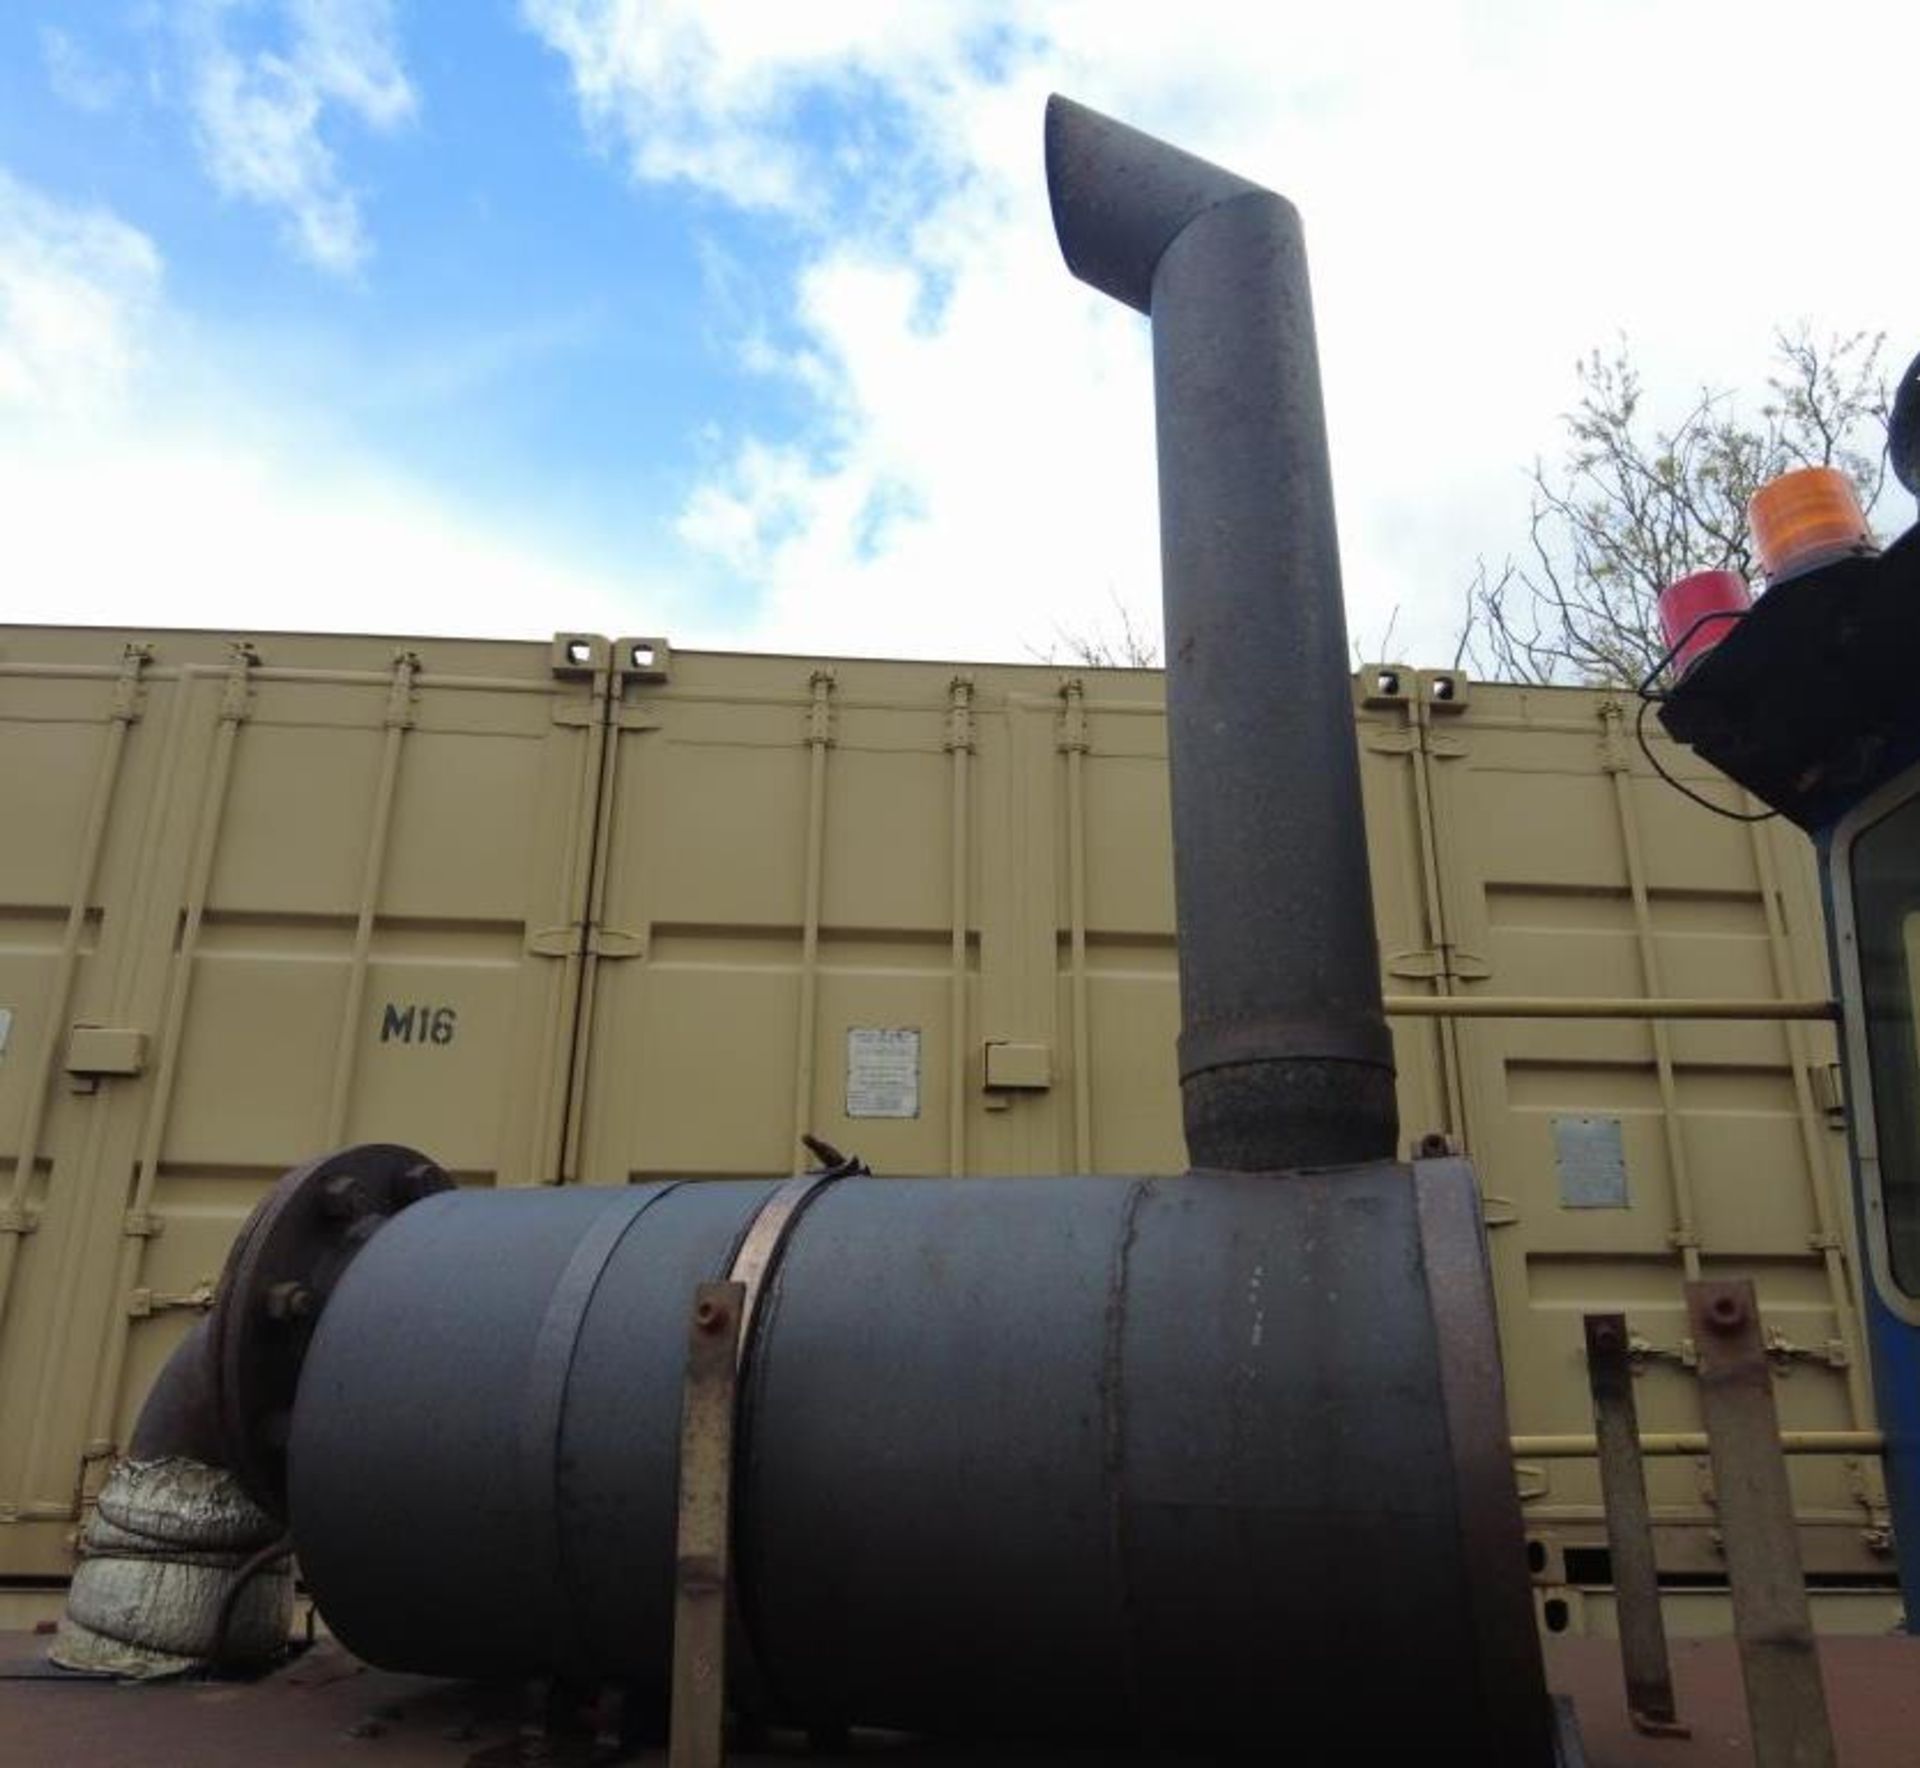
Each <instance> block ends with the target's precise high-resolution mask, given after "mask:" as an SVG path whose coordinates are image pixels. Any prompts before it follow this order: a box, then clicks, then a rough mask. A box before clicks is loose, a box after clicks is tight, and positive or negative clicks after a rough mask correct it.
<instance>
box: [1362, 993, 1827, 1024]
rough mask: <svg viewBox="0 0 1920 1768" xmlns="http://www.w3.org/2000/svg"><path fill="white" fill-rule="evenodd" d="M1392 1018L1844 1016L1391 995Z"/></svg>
mask: <svg viewBox="0 0 1920 1768" xmlns="http://www.w3.org/2000/svg"><path fill="white" fill-rule="evenodd" d="M1386 1009H1387V1017H1388V1018H1389V1019H1394V1018H1399V1019H1759V1020H1782V1019H1822V1020H1827V1021H1832V1020H1836V1019H1838V1018H1839V1017H1840V1007H1839V1003H1838V1002H1835V1001H1829V1000H1787V1001H1751V1000H1718V999H1713V998H1709V997H1696V998H1685V999H1683V998H1676V999H1672V1000H1660V1001H1654V1000H1639V999H1634V998H1631V997H1616V996H1612V995H1388V996H1387V997H1386Z"/></svg>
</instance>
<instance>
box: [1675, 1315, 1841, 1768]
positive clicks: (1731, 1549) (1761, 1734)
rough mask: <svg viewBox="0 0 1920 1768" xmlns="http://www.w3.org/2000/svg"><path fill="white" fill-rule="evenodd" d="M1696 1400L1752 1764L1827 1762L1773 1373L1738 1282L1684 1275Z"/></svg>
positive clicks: (1803, 1767)
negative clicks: (1696, 1362) (1696, 1359)
mask: <svg viewBox="0 0 1920 1768" xmlns="http://www.w3.org/2000/svg"><path fill="white" fill-rule="evenodd" d="M1687 1318H1688V1321H1689V1324H1690V1327H1691V1330H1692V1333H1693V1340H1694V1343H1695V1344H1697V1345H1698V1346H1699V1347H1700V1404H1701V1409H1702V1410H1703V1411H1704V1413H1705V1414H1706V1423H1707V1444H1708V1449H1709V1452H1710V1453H1711V1455H1712V1457H1713V1482H1714V1488H1715V1491H1716V1493H1717V1495H1718V1498H1719V1506H1720V1528H1721V1533H1722V1536H1723V1539H1724V1541H1725V1545H1726V1555H1727V1581H1728V1583H1729V1585H1730V1586H1731V1589H1732V1596H1733V1630H1734V1638H1735V1639H1736V1641H1737V1642H1738V1644H1739V1648H1740V1672H1741V1676H1742V1678H1743V1679H1744V1681H1745V1683H1746V1691H1747V1714H1748V1717H1749V1720H1750V1721H1751V1723H1752V1727H1753V1759H1754V1762H1755V1765H1756V1768H1833V1764H1834V1760H1835V1758H1834V1749H1833V1728H1832V1725H1831V1723H1830V1722H1829V1720H1828V1717H1827V1697H1826V1690H1825V1687H1824V1686H1823V1685H1822V1683H1821V1679H1820V1659H1819V1657H1818V1655H1817V1654H1816V1652H1815V1649H1814V1642H1813V1623H1812V1620H1811V1618H1810V1616H1809V1614H1808V1610H1807V1589H1806V1583H1805V1581H1804V1579H1803V1578H1802V1576H1801V1571H1800V1556H1799V1550H1798V1544H1797V1540H1796V1536H1795V1532H1794V1521H1793V1494H1792V1492H1791V1490H1790V1489H1789V1487H1788V1485H1787V1463H1786V1458H1785V1456H1784V1455H1783V1454H1782V1453H1781V1450H1780V1423H1779V1418H1778V1416H1777V1415H1776V1413H1775V1410H1774V1403H1773V1372H1772V1370H1771V1368H1770V1367H1769V1366H1768V1362H1767V1351H1766V1345H1765V1342H1764V1340H1763V1339H1762V1337H1761V1332H1760V1310H1759V1307H1758V1306H1757V1304H1756V1302H1755V1299H1754V1291H1753V1285H1752V1284H1751V1283H1749V1282H1746V1281H1744V1280H1743V1281H1740V1282H1722V1283H1689V1284H1688V1285H1687Z"/></svg>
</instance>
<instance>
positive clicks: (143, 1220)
mask: <svg viewBox="0 0 1920 1768" xmlns="http://www.w3.org/2000/svg"><path fill="white" fill-rule="evenodd" d="M166 1228H167V1224H166V1223H165V1221H163V1220H162V1219H161V1218H160V1217H159V1216H158V1215H156V1214H155V1213H154V1212H153V1211H152V1210H150V1209H130V1210H128V1211H127V1213H126V1215H125V1216H124V1217H122V1219H121V1222H120V1232H121V1233H123V1234H124V1235H126V1237H127V1238H128V1239H129V1240H158V1239H159V1238H160V1236H161V1235H162V1234H164V1233H165V1232H166Z"/></svg>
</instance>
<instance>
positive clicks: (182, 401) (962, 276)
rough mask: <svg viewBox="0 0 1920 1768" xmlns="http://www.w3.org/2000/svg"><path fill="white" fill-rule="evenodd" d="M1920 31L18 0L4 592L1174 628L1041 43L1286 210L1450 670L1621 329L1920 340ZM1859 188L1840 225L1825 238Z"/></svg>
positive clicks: (152, 616)
mask: <svg viewBox="0 0 1920 1768" xmlns="http://www.w3.org/2000/svg"><path fill="white" fill-rule="evenodd" d="M1916 34H1917V33H1916V26H1915V25H1914V24H1913V23H1912V22H1911V21H1910V20H1909V19H1908V18H1907V17H1906V16H1905V15H1904V14H1903V13H1902V12H1900V11H1897V10H1895V9H1893V8H1890V7H1884V6H1882V7H1874V6H1869V5H1865V4H1857V5H1856V4H1846V3H1841V4H1836V5H1833V6H1830V7H1828V8H1825V9H1823V11H1822V13H1821V29H1820V31H1819V32H1818V33H1814V32H1810V31H1809V29H1808V27H1807V22H1806V17H1805V14H1804V11H1803V9H1802V10H1789V9H1787V8H1784V7H1782V8H1778V9H1775V8H1772V7H1770V6H1768V5H1765V4H1760V3H1757V0H1756V3H1754V4H1747V5H1741V6H1734V5H1721V4H1696V5H1691V6H1680V5H1671V6H1665V7H1661V6H1655V5H1651V4H1642V3H1641V0H1616V3H1613V4H1605V5H1602V4H1598V3H1593V4H1588V3H1586V0H1538V3H1533V0H1529V3H1527V4H1520V3H1518V0H1480V3H1478V4H1471V5H1469V4H1465V3H1462V4H1448V3H1445V0H1429V3H1423V4H1405V5H1400V4H1387V5H1378V6H1374V7H1359V6H1356V7H1352V8H1345V9H1338V8H1336V9H1329V8H1326V7H1324V6H1318V7H1312V8H1309V7H1306V6H1294V5H1288V4H1278V3H1276V4H1269V5H1252V4H1237V3H1234V0H1189V4H1187V5H1185V6H1183V7H1181V8H1179V9H1166V8H1162V7H1147V6H1135V5H1131V4H1128V3H1127V0H966V3H961V0H913V4H910V5H909V4H904V3H902V4H889V3H887V0H815V3H814V4H811V5H806V6H801V5H796V4H788V3H786V0H471V3H461V4H450V3H445V0H442V3H435V4H429V3H428V0H171V3H169V4H158V3H142V0H73V3H66V4H60V3H55V0H11V3H10V4H9V5H7V6H6V7H5V8H3V9H0V533H4V534H5V535H6V536H7V537H8V538H9V540H10V542H11V544H9V545H8V546H7V548H6V552H5V554H4V555H0V618H14V619H29V620H52V619H72V620H82V621H110V622H115V623H135V622H138V623H143V624H212V625H220V624H249V625H258V626H280V627H321V628H326V627H351V628H367V629H373V630H400V629H410V630H415V631H422V630H452V631H472V632H488V633H507V634H515V635H525V636H538V635H540V634H543V633H545V632H549V631H552V630H554V629H556V628H559V627H563V626H564V627H598V628H600V629H603V630H608V631H623V632H633V631H661V632H665V633H667V634H668V635H670V636H671V637H673V638H674V639H675V641H676V642H678V643H682V644H710V645H713V644H718V645H739V646H748V647H754V648H786V649H798V650H819V651H854V652H887V653H902V654H919V655H958V656H968V655H980V656H1001V657H1021V656H1025V655H1029V654H1031V652H1032V651H1034V650H1035V649H1044V648H1045V647H1046V646H1047V645H1048V644H1049V643H1051V642H1053V641H1054V640H1056V639H1057V637H1058V635H1059V633H1060V632H1061V631H1063V630H1065V631H1069V632H1076V631H1088V630H1093V629H1097V628H1101V627H1110V626H1111V625H1112V624H1113V616H1114V612H1115V608H1116V605H1117V606H1122V607H1125V608H1127V609H1129V610H1132V611H1133V612H1134V613H1135V614H1136V615H1144V617H1145V623H1146V624H1149V625H1150V624H1151V623H1152V610H1153V606H1154V602H1155V600H1156V597H1157V589H1156V582H1155V553H1156V548H1155V538H1154V528H1153V507H1152V503H1153V497H1152V459H1151V427H1150V425H1151V417H1150V406H1149V398H1150V394H1149V389H1148V386H1147V381H1146V372H1147V370H1146V354H1145V339H1144V331H1143V328H1142V327H1141V325H1140V324H1139V323H1138V322H1137V321H1135V320H1134V319H1132V318H1131V317H1130V316H1128V315H1126V314H1123V313H1121V312H1119V311H1118V310H1116V309H1113V308H1112V306H1111V304H1110V303H1103V302H1101V301H1100V299H1099V298H1098V297H1097V296H1094V295H1092V294H1090V293H1089V292H1087V291H1085V290H1082V289H1080V288H1079V287H1078V285H1076V284H1073V283H1072V282H1071V281H1070V280H1069V279H1068V278H1067V277H1066V275H1065V273H1064V271H1063V270H1062V269H1061V268H1060V266H1059V264H1058V261H1057V256H1056V255H1055V253H1054V251H1053V247H1052V242H1051V239H1050V237H1049V235H1048V231H1047V220H1046V204H1045V194H1044V189H1043V186H1042V182H1041V175H1040V160H1039V135H1040V107H1041V104H1042V101H1043V99H1044V95H1045V93H1046V92H1047V91H1048V90H1050V89H1055V88H1058V89H1062V90H1066V91H1068V92H1070V93H1072V94H1074V95H1075V96H1078V97H1081V98H1083V99H1085V100H1087V101H1088V102H1091V103H1094V104H1096V105H1099V106H1101V107H1102V108H1106V109H1109V110H1112V111H1114V112H1115V113H1117V114H1121V115H1124V116H1127V117H1128V118H1130V119H1131V120H1134V121H1137V122H1139V123H1141V124H1142V125H1144V126H1146V127H1149V128H1152V129H1155V130H1157V131H1159V132H1161V133H1164V134H1166V135H1168V136H1170V137H1172V138H1174V139H1176V140H1180V141H1182V142H1183V143H1185V144H1188V145H1191V146H1193V147H1194V148H1196V149H1197V150H1198V151H1202V152H1205V153H1208V154H1210V155H1212V156H1213V157H1215V158H1218V159H1221V160H1222V161H1224V162H1225V163H1227V164H1229V165H1232V166H1234V167H1235V169H1237V170H1242V171H1245V172H1247V173H1248V174H1250V175H1252V176H1256V177H1261V178H1263V179H1265V180H1267V181H1269V182H1271V183H1273V184H1275V185H1276V186H1277V187H1278V188H1281V189H1283V190H1285V191H1287V193H1288V194H1289V195H1291V196H1293V197H1294V198H1295V200H1296V201H1297V202H1298V203H1299V204H1300V206H1301V208H1302V210H1303V212H1304V214H1305V216H1306V219H1307V225H1308V235H1309V243H1310V248H1311V251H1312V254H1313V265H1314V275H1315V281H1316V291H1317V297H1316V298H1317V302H1318V305H1319V310H1320V325H1321V336H1322V348H1323V355H1324V358H1325V369H1326V382H1327V387H1328V400H1329V413H1330V422H1331V428H1332V433H1333V441H1334V449H1335V468H1336V477H1337V480H1338V483H1339V487H1340V498H1341V523H1342V533H1343V542H1344V546H1345V552H1346V559H1347V577H1348V591H1349V609H1350V623H1351V625H1352V627H1353V629H1354V631H1355V634H1356V636H1358V637H1360V638H1361V639H1362V642H1363V645H1364V644H1365V643H1366V642H1367V640H1368V638H1369V637H1370V636H1373V635H1378V634H1379V633H1381V632H1383V631H1384V630H1385V627H1386V624H1387V622H1388V620H1389V619H1390V618H1393V617H1394V613H1395V610H1398V625H1397V627H1396V633H1397V635H1398V638H1399V640H1400V642H1399V644H1398V646H1397V648H1399V649H1401V650H1403V651H1410V652H1412V653H1414V654H1415V655H1416V656H1418V657H1420V658H1422V659H1423V660H1424V659H1433V658H1437V657H1442V656H1444V655H1445V654H1446V652H1447V650H1448V648H1449V646H1450V642H1451V628H1452V625H1453V623H1454V622H1455V621H1456V620H1457V617H1458V609H1459V602H1460V594H1461V590H1462V587H1463V586H1464V584H1465V582H1466V579H1467V577H1468V575H1469V574H1470V572H1471V570H1472V566H1473V562H1474V560H1475V559H1476V558H1477V557H1479V556H1481V555H1483V554H1484V555H1487V556H1489V557H1495V558H1497V557H1498V556H1500V555H1501V554H1502V553H1503V552H1505V551H1506V550H1507V549H1509V548H1512V547H1514V546H1516V545H1517V544H1519V543H1520V542H1521V541H1522V540H1523V539H1524V511H1525V487H1524V478H1523V475H1524V469H1525V468H1526V466H1527V465H1528V463H1529V462H1530V461H1531V460H1532V459H1533V457H1534V456H1535V454H1536V453H1541V452H1548V453H1550V452H1552V450H1553V449H1554V447H1555V445H1556V441H1557V437H1558V431H1557V429H1556V421H1557V414H1558V412H1559V411H1560V410H1561V409H1562V408H1563V407H1564V406H1565V405H1566V404H1567V403H1568V402H1569V401H1570V399H1571V397H1572V394H1573V390H1574V388H1573V378H1572V364H1573V362H1574V361H1575V359H1576V358H1577V357H1579V356H1580V355H1581V354H1582V353H1583V352H1585V351H1586V350H1588V349H1590V348H1591V347H1593V346H1594V345H1596V344H1602V345H1604V344H1606V343H1607V342H1609V341H1610V340H1611V339H1612V338H1613V337H1615V336H1616V335H1619V334H1621V333H1624V334H1626V335H1628V336H1629V337H1631V339H1632V340H1633V343H1634V346H1635V348H1636V350H1637V351H1638V353H1639V354H1640V357H1641V359H1642V361H1643V363H1644V365H1645V367H1646V369H1647V371H1648V378H1649V381H1650V384H1651V385H1653V386H1654V387H1655V388H1656V389H1661V388H1664V387H1671V388H1672V389H1673V391H1674V395H1675V398H1676V401H1678V400H1681V399H1684V397H1685V396H1686V394H1687V393H1689V392H1690V391H1691V389H1692V388H1693V387H1694V386H1695V385H1697V384H1698V383H1699V382H1701V381H1710V382H1713V383H1715V384H1726V385H1736V386H1739V385H1744V386H1755V385H1757V384H1758V381H1759V378H1760V376H1761V374H1762V373H1763V372H1764V368H1765V362H1766V351H1767V344H1768V339H1769V336H1770V334H1771V331H1772V329H1773V327H1774V326H1775V325H1778V324H1782V323H1793V322H1795V321H1799V320H1805V321H1807V322H1809V323H1810V324H1812V325H1814V326H1815V327H1816V328H1825V327H1838V328H1842V329H1853V328H1856V327H1867V328H1879V327H1885V328H1887V329H1888V330H1889V331H1891V332H1893V333H1894V338H1893V342H1892V344H1891V346H1890V353H1891V354H1893V355H1894V356H1897V357H1898V358H1899V359H1900V360H1904V359H1905V356H1906V355H1907V354H1908V353H1909V352H1910V351H1911V349H1912V348H1913V347H1914V346H1915V345H1916V344H1920V315H1915V314H1914V313H1913V312H1912V311H1911V309H1910V308H1909V307H1907V306H1906V305H1905V303H1906V300H1907V297H1908V292H1909V291H1910V290H1912V289H1913V288H1914V287H1916V286H1920V276H1916V271H1920V262H1916V257H1917V256H1920V254H1916V251H1915V248H1914V247H1913V246H1912V245H1911V244H1909V243H1908V241H1907V240H1906V239H1904V238H1901V237H1896V235H1895V233H1894V230H1893V228H1892V227H1891V226H1890V224H1889V221H1888V217H1890V216H1892V215H1893V214H1895V213H1896V212H1897V210H1898V207H1899V204H1898V192H1899V190H1900V189H1902V188H1903V187H1904V173H1903V171H1902V170H1901V168H1902V167H1903V166H1904V164H1905V163H1906V160H1907V158H1908V157H1909V153H1908V144H1907V141H1906V133H1907V131H1906V125H1905V121H1904V119H1905V110H1904V106H1903V103H1902V101H1901V98H1900V93H1899V89H1898V75H1897V74H1895V75H1893V76H1892V90H1890V91H1889V92H1887V93H1885V94H1880V95H1878V96H1876V95H1875V86H1876V81H1877V76H1876V74H1875V70H1876V69H1877V68H1881V67H1885V68H1891V69H1899V68H1903V67H1910V66H1912V65H1913V55H1912V51H1913V50H1914V49H1915V48H1916V47H1920V42H1917V41H1916V40H1915V39H1916ZM1787 93H1791V94H1792V98H1793V114H1794V118H1795V133H1794V135H1793V138H1792V139H1791V141H1789V140H1787V139H1785V138H1784V137H1783V135H1782V134H1781V133H1780V132H1779V131H1777V130H1770V129H1769V127H1768V126H1767V122H1766V119H1767V117H1768V115H1769V114H1777V113H1776V112H1774V108H1773V107H1775V106H1776V105H1777V103H1778V102H1779V100H1780V98H1781V96H1782V95H1783V94H1787ZM1829 155H1830V156H1831V157H1830V160H1829V159H1828V158H1827V157H1826V156H1829ZM1883 167H1885V168H1887V170H1886V171H1885V172H1884V173H1883V172H1882V170H1881V168H1883ZM1816 201H1819V202H1823V203H1826V204H1828V205H1829V212H1828V214H1827V216H1826V218H1825V220H1824V223H1823V224H1824V226H1825V227H1826V229H1827V230H1828V231H1827V235H1826V240H1825V242H1824V244H1823V249H1822V250H1820V251H1817V252H1808V251H1793V250H1783V249H1782V248H1781V243H1780V242H1781V232H1782V222H1781V215H1782V213H1783V212H1786V213H1792V212H1793V211H1795V210H1796V209H1798V210H1800V211H1801V212H1806V211H1807V210H1808V209H1809V208H1810V206H1811V205H1812V204H1814V203H1815V202H1816ZM1902 327H1905V328H1906V329H1905V330H1902V329H1901V328H1902Z"/></svg>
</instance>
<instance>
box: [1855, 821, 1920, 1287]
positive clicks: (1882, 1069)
mask: <svg viewBox="0 0 1920 1768" xmlns="http://www.w3.org/2000/svg"><path fill="white" fill-rule="evenodd" d="M1852 871H1853V913H1854V927H1855V932H1856V936H1857V938H1858V940H1859V948H1860V980H1861V986H1862V991H1863V993H1864V996H1865V999H1864V1000H1863V1002H1862V1003H1861V1005H1862V1008H1863V1010H1864V1012H1865V1015H1866V1033H1867V1069H1868V1076H1869V1080H1868V1084H1869V1085H1870V1086H1871V1088H1872V1091H1873V1121H1874V1131H1875V1135H1876V1138H1877V1140H1878V1142H1879V1146H1880V1187H1881V1199H1882V1203H1883V1205H1884V1213H1885V1219H1886V1232H1887V1266H1888V1269H1889V1270H1890V1271H1891V1273H1892V1276H1893V1281H1894V1283H1895V1284H1896V1285H1897V1286H1898V1288H1899V1289H1900V1290H1901V1292H1902V1293H1903V1294H1905V1295H1907V1296H1909V1297H1912V1298H1915V1299H1920V1045H1916V1041H1915V1036H1914V1027H1915V1023H1916V1019H1920V1001H1916V993H1915V990H1916V984H1917V983H1920V797H1916V798H1910V799H1908V800H1907V802H1906V803H1905V804H1902V805H1901V806H1899V807H1898V808H1897V809H1895V810H1892V811H1889V812H1888V814H1887V815H1886V816H1884V817H1882V818H1881V819H1880V820H1879V821H1878V822H1877V823H1874V824H1873V825H1872V826H1871V827H1869V828H1867V829H1864V830H1862V831H1861V833H1860V834H1859V835H1858V836H1857V837H1856V838H1855V840H1854V844H1853V857H1852Z"/></svg>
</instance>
